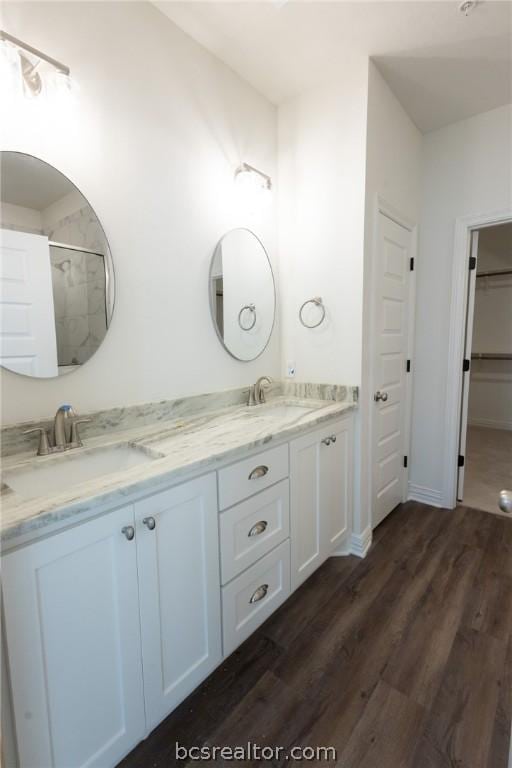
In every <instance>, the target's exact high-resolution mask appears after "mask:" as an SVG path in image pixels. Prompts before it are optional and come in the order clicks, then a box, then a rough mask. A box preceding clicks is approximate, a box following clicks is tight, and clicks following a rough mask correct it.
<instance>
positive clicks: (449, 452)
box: [442, 208, 512, 509]
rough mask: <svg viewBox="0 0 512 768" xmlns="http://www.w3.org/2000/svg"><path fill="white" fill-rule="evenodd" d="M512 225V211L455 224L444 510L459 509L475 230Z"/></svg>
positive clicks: (462, 218)
mask: <svg viewBox="0 0 512 768" xmlns="http://www.w3.org/2000/svg"><path fill="white" fill-rule="evenodd" d="M510 221H512V208H505V209H502V210H498V211H494V212H492V213H481V214H473V215H468V216H460V217H458V218H457V219H456V220H455V240H454V256H453V266H452V291H451V306H450V327H449V339H448V359H447V377H446V403H445V414H444V423H445V424H446V432H445V440H444V446H445V448H444V462H443V466H444V479H443V498H442V506H443V507H446V508H448V509H454V508H455V507H456V506H457V482H458V455H459V437H460V427H461V409H462V385H463V378H462V377H463V371H462V362H463V359H464V340H465V329H466V317H467V312H468V310H469V311H473V309H474V307H468V284H469V268H468V259H469V255H470V248H471V233H472V232H473V231H474V230H475V229H485V228H486V227H492V226H496V225H498V224H506V223H507V222H510Z"/></svg>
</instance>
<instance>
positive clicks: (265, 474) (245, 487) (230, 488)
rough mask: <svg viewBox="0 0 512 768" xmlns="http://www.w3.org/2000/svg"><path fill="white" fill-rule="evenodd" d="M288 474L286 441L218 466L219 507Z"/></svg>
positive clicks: (271, 483) (233, 502) (234, 502)
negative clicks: (219, 468) (220, 467)
mask: <svg viewBox="0 0 512 768" xmlns="http://www.w3.org/2000/svg"><path fill="white" fill-rule="evenodd" d="M285 477H288V445H286V444H284V445H279V446H278V447H277V448H271V449H270V450H268V451H263V452H262V453H258V454H257V455H256V456H251V457H250V458H249V459H244V460H243V461H239V462H237V463H236V464H232V465H231V466H230V467H226V468H225V469H221V470H219V507H220V509H226V508H227V507H231V506H233V504H237V502H239V501H243V499H246V498H247V497H248V496H252V495H253V494H254V493H257V492H258V491H262V490H263V489H264V488H268V487H269V486H270V485H273V484H274V483H277V481H278V480H283V479H284V478H285Z"/></svg>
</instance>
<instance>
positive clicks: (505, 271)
mask: <svg viewBox="0 0 512 768" xmlns="http://www.w3.org/2000/svg"><path fill="white" fill-rule="evenodd" d="M500 275H512V269H496V270H495V271H494V272H478V273H477V278H478V277H499V276H500Z"/></svg>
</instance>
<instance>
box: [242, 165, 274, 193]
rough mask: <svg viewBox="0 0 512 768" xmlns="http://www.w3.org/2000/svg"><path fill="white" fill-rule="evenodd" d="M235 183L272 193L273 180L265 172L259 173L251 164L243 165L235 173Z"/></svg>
mask: <svg viewBox="0 0 512 768" xmlns="http://www.w3.org/2000/svg"><path fill="white" fill-rule="evenodd" d="M235 181H236V183H237V184H240V185H243V186H244V187H245V186H249V185H250V186H251V187H252V188H253V189H254V188H258V189H260V190H261V189H263V190H266V191H268V192H269V191H270V190H271V189H272V179H271V178H270V176H268V175H267V174H266V173H263V171H258V169H257V168H254V166H252V165H249V163H242V164H241V165H239V166H238V168H237V169H236V171H235Z"/></svg>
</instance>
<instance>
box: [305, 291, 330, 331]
mask: <svg viewBox="0 0 512 768" xmlns="http://www.w3.org/2000/svg"><path fill="white" fill-rule="evenodd" d="M308 304H314V305H315V306H316V307H320V310H321V312H322V316H321V317H320V320H319V321H318V323H314V325H308V324H307V323H305V322H304V319H303V317H302V312H303V311H304V307H306V306H307V305H308ZM299 320H300V322H301V323H302V325H303V326H304V328H318V326H319V325H321V324H322V323H323V321H324V320H325V304H324V302H323V301H322V299H321V297H320V296H315V298H314V299H308V300H307V301H305V302H304V304H303V305H302V307H301V308H300V309H299Z"/></svg>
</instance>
